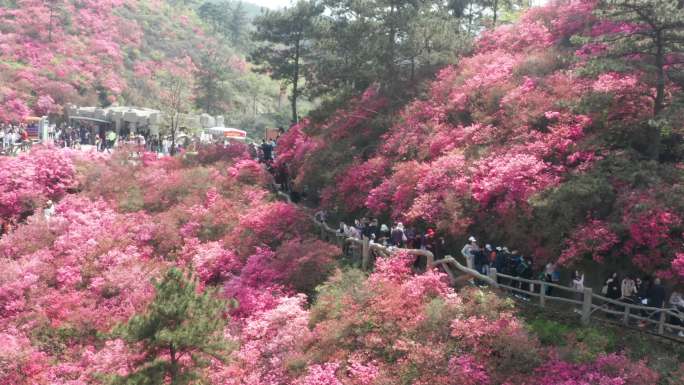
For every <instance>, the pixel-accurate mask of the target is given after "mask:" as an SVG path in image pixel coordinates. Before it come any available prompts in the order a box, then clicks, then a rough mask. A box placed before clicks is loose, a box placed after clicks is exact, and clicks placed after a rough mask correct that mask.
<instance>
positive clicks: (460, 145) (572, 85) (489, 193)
mask: <svg viewBox="0 0 684 385" xmlns="http://www.w3.org/2000/svg"><path fill="white" fill-rule="evenodd" d="M620 3H621V2H603V3H601V4H599V2H598V1H594V0H572V1H559V2H554V3H553V4H549V5H548V6H545V7H539V8H533V9H531V10H530V11H528V12H526V13H525V14H524V15H523V16H522V17H521V18H520V20H519V21H518V22H516V23H514V24H511V25H503V26H500V27H498V28H496V29H494V30H490V31H487V32H485V33H483V34H482V36H481V37H480V38H479V39H478V41H477V42H476V48H475V50H474V52H473V53H472V54H471V55H470V56H468V57H465V58H463V59H462V60H461V61H460V62H459V64H458V65H455V66H451V67H447V68H444V69H443V70H442V71H441V72H439V74H438V75H437V77H436V79H435V80H434V81H433V82H432V83H431V84H430V85H429V88H428V90H427V91H426V93H425V95H424V96H423V97H421V98H419V99H417V100H414V101H412V102H411V103H409V104H408V105H406V106H404V107H402V108H401V109H400V110H399V111H396V110H394V109H391V108H389V107H387V103H386V102H385V98H384V97H383V96H382V95H381V94H380V93H379V92H377V91H376V90H375V89H369V90H368V91H367V92H366V93H365V94H364V95H362V96H360V97H359V98H357V99H355V100H352V101H351V102H350V103H349V104H348V106H346V107H344V108H341V109H339V110H337V111H336V112H335V113H334V114H333V116H331V117H329V118H327V119H326V120H324V121H304V122H302V123H301V124H300V125H298V126H296V127H294V128H293V129H291V130H290V131H289V132H288V133H287V134H286V136H285V137H284V138H283V139H281V142H280V143H282V145H281V146H280V147H281V148H279V151H280V152H279V154H280V155H282V156H284V157H283V158H282V159H281V160H280V165H281V166H282V167H288V168H289V172H290V174H291V175H294V176H295V187H296V188H299V189H302V190H306V191H309V192H311V191H314V192H317V193H318V196H319V197H320V198H321V201H322V203H323V204H324V205H327V206H328V207H331V208H336V209H338V210H342V211H343V212H344V213H346V214H350V215H357V214H358V212H360V211H370V212H371V213H373V214H375V215H379V216H381V217H384V218H391V219H392V220H399V221H403V222H404V223H406V222H411V223H415V224H419V225H425V226H435V227H436V228H437V229H438V230H439V231H441V232H442V233H444V234H448V235H449V236H450V237H452V238H454V239H460V238H465V236H467V234H469V233H476V234H486V235H487V239H488V240H492V241H495V242H497V243H498V244H508V245H511V244H513V245H516V248H520V249H521V250H522V251H523V252H524V253H525V254H526V255H530V256H532V257H533V258H534V260H535V263H536V264H538V265H539V264H540V263H546V261H549V260H558V261H559V262H561V263H562V264H564V265H567V266H570V265H575V264H583V263H587V264H592V263H595V262H599V263H607V264H609V265H611V266H613V267H615V266H620V268H621V269H628V270H634V271H642V272H646V273H649V274H656V275H658V276H660V277H662V278H666V279H670V280H674V281H677V280H681V279H684V275H682V274H681V273H682V268H681V266H682V263H683V261H682V257H681V256H682V255H683V254H681V253H682V252H684V248H683V247H682V244H683V243H682V242H683V241H684V237H683V235H682V230H684V228H683V227H682V225H683V223H682V218H684V206H682V204H681V202H682V199H681V197H682V190H681V186H682V183H681V182H682V171H681V170H682V167H681V166H682V163H681V162H682V161H683V160H684V157H683V155H682V154H683V153H682V147H681V138H682V133H683V132H682V129H683V127H684V114H683V113H682V108H681V106H682V100H684V94H683V93H682V82H681V80H682V79H681V77H680V76H679V75H677V74H681V69H682V67H681V62H682V61H681V55H682V51H681V50H682V49H681V45H677V44H679V43H672V44H673V45H672V46H664V48H663V49H662V50H660V51H658V52H662V55H661V56H657V57H656V59H654V60H655V62H653V61H651V56H650V55H652V54H651V53H650V52H656V50H655V48H654V49H653V50H651V51H648V49H650V48H649V47H651V46H649V44H650V40H648V38H647V37H648V36H651V35H649V31H651V29H652V28H655V27H651V24H648V23H647V22H646V21H639V20H637V19H638V18H637V17H635V18H633V19H628V18H627V17H628V16H625V15H629V14H630V13H629V10H630V8H629V7H627V8H626V9H627V11H625V10H624V9H622V8H619V9H617V8H611V7H612V4H620ZM643 3H644V4H652V6H649V7H651V8H648V7H646V8H644V9H646V10H647V13H648V12H655V15H656V18H657V20H656V21H655V22H654V23H662V25H664V26H666V27H667V26H669V25H673V26H674V27H667V28H680V29H678V30H676V29H675V31H679V32H673V33H680V35H672V36H681V26H679V27H677V26H676V25H677V24H674V23H677V21H676V19H677V17H679V16H676V15H681V14H682V10H681V5H679V6H677V2H676V1H667V0H662V1H661V0H657V1H645V2H643ZM606 4H607V5H606ZM616 7H617V6H616ZM668 7H669V8H668ZM621 9H622V12H618V11H620V10H621ZM640 10H641V9H640ZM616 15H617V16H616ZM620 17H622V18H625V19H624V20H621V19H620ZM671 20H675V21H671ZM679 20H680V21H681V19H679ZM667 23H670V24H667ZM654 25H656V24H654ZM657 26H658V28H660V26H661V24H657ZM662 30H663V31H669V30H668V29H665V27H663V29H662ZM663 33H665V32H663ZM643 36H647V37H644V38H643V40H638V39H641V38H642V37H643ZM663 36H667V35H663ZM672 39H675V37H672ZM678 39H680V40H681V37H679V38H678ZM673 41H674V40H673ZM677 41H679V40H677ZM641 47H645V48H641ZM640 49H643V50H644V52H645V53H643V54H639V53H635V52H641V51H639V50H640ZM630 50H631V51H630ZM647 51H648V52H647ZM653 55H655V54H653ZM658 60H660V61H658ZM659 63H660V65H661V67H656V66H657V65H658V64H659ZM654 68H661V69H662V71H663V72H662V73H661V72H657V71H656V70H654ZM659 74H660V75H659ZM661 75H662V76H663V79H662V81H663V83H662V87H661V83H659V80H657V79H658V78H659V76H661ZM349 116H353V117H354V118H353V119H349V118H348V117H349Z"/></svg>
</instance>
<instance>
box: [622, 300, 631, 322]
mask: <svg viewBox="0 0 684 385" xmlns="http://www.w3.org/2000/svg"><path fill="white" fill-rule="evenodd" d="M629 313H630V307H629V305H628V304H625V314H623V315H622V323H623V324H625V325H629Z"/></svg>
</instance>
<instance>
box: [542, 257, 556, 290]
mask: <svg viewBox="0 0 684 385" xmlns="http://www.w3.org/2000/svg"><path fill="white" fill-rule="evenodd" d="M555 276H556V265H555V264H554V263H553V262H549V263H547V264H546V266H545V267H544V281H545V282H548V283H553V282H554V278H555ZM552 292H553V287H551V286H550V285H547V286H546V291H545V292H544V294H546V295H551V293H552Z"/></svg>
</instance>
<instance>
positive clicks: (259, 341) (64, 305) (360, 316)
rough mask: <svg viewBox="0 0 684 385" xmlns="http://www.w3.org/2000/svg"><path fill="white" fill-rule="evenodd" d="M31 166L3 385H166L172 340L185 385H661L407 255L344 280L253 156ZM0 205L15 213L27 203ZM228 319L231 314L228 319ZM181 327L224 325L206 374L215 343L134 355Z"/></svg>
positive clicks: (6, 269)
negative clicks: (161, 371) (545, 338)
mask: <svg viewBox="0 0 684 385" xmlns="http://www.w3.org/2000/svg"><path fill="white" fill-rule="evenodd" d="M221 153H222V154H223V156H218V154H221ZM49 157H50V159H54V161H53V162H45V158H49ZM31 159H35V160H34V161H33V162H34V163H33V164H32V163H31ZM16 163H17V165H19V164H21V165H23V166H25V167H27V168H29V169H30V167H34V168H35V167H37V165H39V166H40V167H39V168H40V169H41V170H42V173H41V174H40V175H48V176H50V175H51V176H54V177H53V178H45V177H42V178H41V177H36V178H32V179H31V180H30V181H29V182H26V183H29V184H30V186H32V188H33V189H34V190H35V191H36V193H35V194H32V195H31V194H28V193H24V192H23V190H21V189H20V190H19V192H20V194H19V197H21V198H22V199H24V197H26V198H25V199H28V201H29V202H32V204H31V205H28V206H27V205H23V206H20V207H22V211H20V212H21V213H22V216H21V218H24V221H23V222H20V223H19V224H18V226H17V227H16V228H14V229H12V230H11V231H10V232H9V233H7V234H5V235H3V236H2V238H0V267H1V269H0V271H1V273H0V342H2V343H1V344H0V383H3V384H13V385H24V384H25V385H29V384H30V385H41V384H45V385H47V384H51V385H54V384H63V385H81V384H109V383H113V384H119V383H126V384H132V383H140V382H137V381H142V379H146V380H145V381H148V380H149V381H152V380H150V379H154V378H157V379H158V380H159V382H143V383H167V382H169V381H170V378H171V377H165V376H164V375H162V376H161V377H157V375H156V374H154V373H152V372H148V370H149V368H150V367H149V366H144V365H145V362H149V361H150V360H155V361H154V362H158V363H159V362H164V360H165V359H168V357H169V356H172V357H176V355H175V354H176V353H177V351H176V350H174V349H173V348H171V350H164V349H165V347H164V346H163V345H160V343H159V341H163V340H170V341H174V343H176V342H175V341H177V340H178V341H182V342H177V343H179V344H180V345H178V346H179V349H184V350H183V351H185V352H188V354H190V356H187V357H185V358H183V356H181V358H180V359H179V361H178V362H176V363H175V364H174V365H176V367H179V368H180V369H178V370H179V371H180V372H182V373H193V376H196V377H193V378H196V379H200V378H201V379H203V382H201V383H207V384H216V385H219V384H222V385H223V384H235V385H237V384H251V385H275V384H278V385H286V384H300V385H324V384H325V385H330V384H345V385H347V384H348V385H371V384H376V385H380V384H402V383H405V384H409V383H410V384H428V383H431V384H473V385H475V384H479V385H485V384H500V383H506V384H511V385H513V384H521V385H522V384H530V383H534V384H549V385H551V384H558V383H561V382H559V381H562V383H563V384H568V385H570V384H597V385H598V384H607V383H611V384H612V383H615V384H617V383H619V384H625V385H649V384H652V385H655V384H656V382H657V381H658V379H659V374H657V373H656V372H655V371H653V370H652V369H650V368H649V367H648V366H647V363H646V362H641V361H638V362H633V361H630V360H629V359H628V358H627V357H626V356H623V355H621V354H617V353H610V352H608V351H601V350H600V349H597V347H596V346H590V345H587V343H585V342H581V341H574V342H572V341H570V342H568V343H569V345H568V348H567V349H558V350H557V349H554V348H550V347H545V346H543V345H542V344H541V343H540V342H539V341H538V340H537V339H536V337H534V336H533V335H532V334H531V333H530V332H529V331H528V330H527V328H525V325H524V323H523V322H522V321H521V320H520V319H519V318H518V317H517V316H516V312H515V309H514V308H513V307H512V304H511V303H510V302H508V301H504V300H501V299H499V298H498V297H497V296H495V295H494V294H491V293H484V292H482V291H480V290H466V291H462V292H460V293H457V292H455V291H454V290H453V289H452V288H450V287H449V286H448V284H447V282H448V280H447V278H446V276H445V275H444V274H442V273H439V272H437V271H431V272H428V273H426V274H424V275H414V274H413V273H412V270H411V267H410V265H411V264H412V260H411V258H410V256H408V255H405V254H397V255H394V256H393V257H392V258H387V259H380V260H378V261H377V263H376V269H375V271H374V272H373V273H372V274H370V276H366V275H365V274H363V273H362V272H360V271H358V270H354V269H351V270H345V271H342V270H340V269H338V268H336V257H337V256H338V255H339V254H340V250H339V249H338V248H337V247H336V246H332V245H329V244H326V243H323V242H321V241H319V240H317V239H315V238H314V236H313V235H312V234H313V232H312V229H311V228H310V222H309V219H308V214H306V213H305V212H303V211H302V209H300V208H298V207H296V206H293V205H292V204H288V203H282V202H277V201H274V200H273V195H272V194H271V193H270V192H268V190H267V187H268V185H269V184H270V183H271V180H270V176H269V175H268V174H267V173H266V172H265V171H264V169H263V168H262V167H261V166H260V165H258V164H256V163H255V162H254V161H252V160H250V159H249V157H248V156H247V151H246V148H245V147H244V146H243V145H242V144H234V145H231V146H230V147H229V148H227V149H224V151H219V150H218V149H217V148H204V149H202V150H200V153H199V154H198V155H197V156H196V157H194V158H186V159H185V160H181V159H180V158H163V159H157V157H156V156H155V155H153V154H144V155H143V157H142V159H140V160H138V161H131V160H129V159H128V156H127V153H126V152H125V151H122V152H118V153H115V154H114V155H113V156H111V157H109V158H108V157H105V156H101V155H100V156H96V155H92V154H84V153H79V152H65V150H56V149H37V150H34V152H33V153H31V154H30V156H27V157H26V158H18V159H17V161H16ZM21 178H22V176H20V175H14V176H12V175H7V176H5V180H6V181H7V183H18V180H20V179H21ZM66 186H68V188H66ZM48 198H52V199H55V200H58V203H57V206H56V211H55V213H54V214H50V215H44V214H43V212H41V211H40V210H39V209H37V208H40V207H42V206H43V204H44V202H45V200H47V199H48ZM0 199H1V200H0V203H2V205H3V206H2V207H8V208H14V207H15V206H16V203H15V201H16V199H15V197H14V196H10V195H0ZM20 201H22V200H20ZM22 202H23V201H22ZM15 211H16V210H15ZM15 211H8V213H3V218H7V217H8V216H10V215H13V213H14V212H15ZM32 213H33V214H32ZM174 267H175V268H180V269H183V270H185V271H191V272H193V275H194V277H196V281H195V282H196V285H197V286H194V284H192V285H191V286H189V291H187V290H186V291H182V293H184V294H183V295H185V296H196V297H192V298H200V299H195V300H197V301H199V300H201V301H203V302H202V304H204V307H201V308H199V309H198V310H196V311H195V312H194V313H188V312H183V311H180V310H178V309H179V308H176V307H173V306H172V305H170V304H169V303H168V302H167V306H168V307H158V305H155V304H158V303H159V302H160V301H164V300H166V301H169V298H172V299H173V298H175V300H178V297H173V295H170V294H169V293H173V290H174V287H176V286H173V285H172V284H173V282H174V281H173V280H171V281H168V280H165V281H163V282H162V283H159V281H154V282H156V283H154V284H153V280H154V279H158V278H161V277H162V276H165V277H172V278H173V277H179V276H178V273H176V272H177V271H178V270H175V269H171V268H174ZM175 279H178V278H175ZM326 279H327V280H326ZM176 290H182V287H181V288H180V289H176ZM196 292H199V293H200V294H198V293H196ZM200 295H201V296H200ZM206 296H217V297H218V298H216V299H214V300H211V299H209V298H210V297H206ZM201 298H204V299H201ZM221 304H223V305H221ZM186 306H187V305H186ZM216 306H223V307H221V308H218V312H217V313H215V312H213V310H211V309H217V308H216ZM177 310H178V311H180V313H179V314H186V317H188V318H187V319H180V321H181V323H180V324H179V325H180V327H181V328H182V327H185V328H186V329H183V330H186V333H188V332H187V330H190V331H192V330H196V329H193V328H194V327H195V326H194V324H187V325H185V326H183V325H184V322H204V323H202V324H199V325H200V326H197V327H200V329H197V330H205V329H203V328H207V329H206V330H213V329H211V328H212V327H213V328H215V327H216V325H225V326H221V327H222V328H223V329H221V330H219V333H218V335H214V337H215V338H218V339H220V340H223V343H220V344H219V343H218V342H216V343H214V344H212V345H211V347H212V349H213V350H212V352H214V353H213V354H212V355H210V356H209V358H208V359H207V360H204V361H199V360H196V358H197V357H198V356H197V355H198V354H199V353H201V352H203V351H206V349H208V348H209V345H201V346H203V347H204V348H202V349H205V350H199V349H200V348H199V347H196V345H194V344H193V343H197V344H200V342H197V341H201V339H202V338H203V337H204V334H202V333H200V334H197V335H195V337H188V335H187V334H178V335H173V334H172V335H169V334H163V333H160V334H155V335H154V336H155V337H154V339H153V340H149V341H150V342H148V344H138V343H133V342H132V341H131V338H132V337H131V334H130V333H132V332H130V330H137V332H136V333H138V334H136V335H143V334H140V333H145V330H147V329H144V328H143V329H140V325H148V326H145V327H154V325H155V324H154V323H153V322H152V321H154V320H155V319H158V318H154V317H164V316H166V317H170V316H171V315H172V314H175V313H173V312H175V311H177ZM202 312H206V313H202ZM202 317H204V318H202ZM208 317H209V318H208ZM210 317H214V320H212V319H211V318H210ZM148 321H149V322H151V323H148V324H144V323H141V322H148ZM207 322H209V324H207ZM122 325H128V326H126V327H123V326H122ZM136 325H138V326H136ZM149 325H152V326H149ZM207 325H214V326H207ZM136 327H138V328H137V329H136ZM164 327H168V328H172V327H173V326H169V325H164ZM122 330H125V331H128V333H129V334H125V333H124V332H122ZM172 330H173V329H172ZM208 333H209V331H207V334H208ZM184 338H186V339H184ZM187 338H194V339H192V340H190V339H187ZM155 341H156V342H155ZM155 344H156V345H155ZM154 346H157V347H156V348H154V349H153V348H152V347H154ZM173 346H176V345H173ZM198 346H200V345H198ZM216 352H218V353H216ZM189 357H192V359H190V358H189ZM174 362H175V361H174ZM163 367H164V366H159V368H163ZM673 369H676V368H673ZM169 373H170V374H169V376H173V373H174V372H173V371H171V372H169ZM677 373H679V372H677ZM672 375H679V374H675V373H673V374H672ZM178 383H193V384H194V383H199V382H197V381H194V380H193V381H187V382H178Z"/></svg>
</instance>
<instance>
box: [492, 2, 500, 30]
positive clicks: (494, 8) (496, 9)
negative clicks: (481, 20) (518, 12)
mask: <svg viewBox="0 0 684 385" xmlns="http://www.w3.org/2000/svg"><path fill="white" fill-rule="evenodd" d="M492 10H493V11H494V20H493V23H492V24H493V26H494V27H496V16H497V11H498V10H499V0H494V4H493V5H492Z"/></svg>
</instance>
